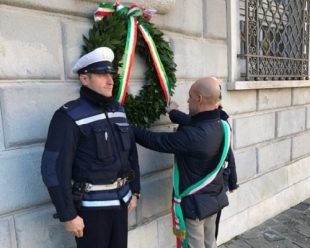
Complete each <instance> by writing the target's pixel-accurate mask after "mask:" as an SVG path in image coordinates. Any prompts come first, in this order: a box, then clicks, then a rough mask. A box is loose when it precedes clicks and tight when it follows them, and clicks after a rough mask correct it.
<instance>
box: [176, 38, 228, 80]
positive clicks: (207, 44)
mask: <svg viewBox="0 0 310 248" xmlns="http://www.w3.org/2000/svg"><path fill="white" fill-rule="evenodd" d="M171 48H172V50H173V51H174V58H175V59H174V61H175V63H176V64H177V65H178V66H177V71H176V77H177V78H183V79H189V78H195V79H196V78H197V79H198V78H200V77H205V76H213V77H218V78H221V77H227V46H226V44H224V43H221V42H211V41H202V40H192V39H185V38H181V37H171ZM197 65H199V66H197Z"/></svg>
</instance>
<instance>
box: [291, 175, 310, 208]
mask: <svg viewBox="0 0 310 248" xmlns="http://www.w3.org/2000/svg"><path fill="white" fill-rule="evenodd" d="M309 181H310V180H303V181H300V182H298V183H296V184H294V185H292V186H291V187H290V188H289V190H290V193H289V194H288V196H287V198H288V199H290V204H291V206H295V205H297V204H298V203H300V202H302V201H304V200H306V199H307V198H308V197H309V195H308V193H307V187H308V184H309Z"/></svg>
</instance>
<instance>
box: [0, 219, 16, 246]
mask: <svg viewBox="0 0 310 248" xmlns="http://www.w3.org/2000/svg"><path fill="white" fill-rule="evenodd" d="M0 233H1V235H0V245H1V248H17V244H16V237H15V230H14V220H13V218H11V217H8V218H7V217H5V218H0Z"/></svg>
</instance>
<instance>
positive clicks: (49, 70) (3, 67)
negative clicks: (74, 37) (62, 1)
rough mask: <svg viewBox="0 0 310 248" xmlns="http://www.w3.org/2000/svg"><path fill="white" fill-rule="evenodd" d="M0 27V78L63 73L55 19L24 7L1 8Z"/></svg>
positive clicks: (60, 75) (56, 20)
mask: <svg viewBox="0 0 310 248" xmlns="http://www.w3.org/2000/svg"><path fill="white" fill-rule="evenodd" d="M47 27H48V28H47ZM0 30H1V32H0V79H30V78H31V79H42V78H44V79H60V78H61V77H62V76H63V68H62V65H63V63H62V47H61V46H60V45H59V44H61V42H62V41H61V25H60V22H59V19H57V18H54V17H52V16H49V15H43V14H41V13H39V12H36V13H35V14H34V13H33V12H31V11H27V10H25V9H10V8H1V10H0Z"/></svg>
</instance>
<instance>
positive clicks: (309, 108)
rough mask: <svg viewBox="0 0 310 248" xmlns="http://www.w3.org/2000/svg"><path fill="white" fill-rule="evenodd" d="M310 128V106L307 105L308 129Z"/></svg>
mask: <svg viewBox="0 0 310 248" xmlns="http://www.w3.org/2000/svg"><path fill="white" fill-rule="evenodd" d="M309 129H310V107H307V130H309Z"/></svg>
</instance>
